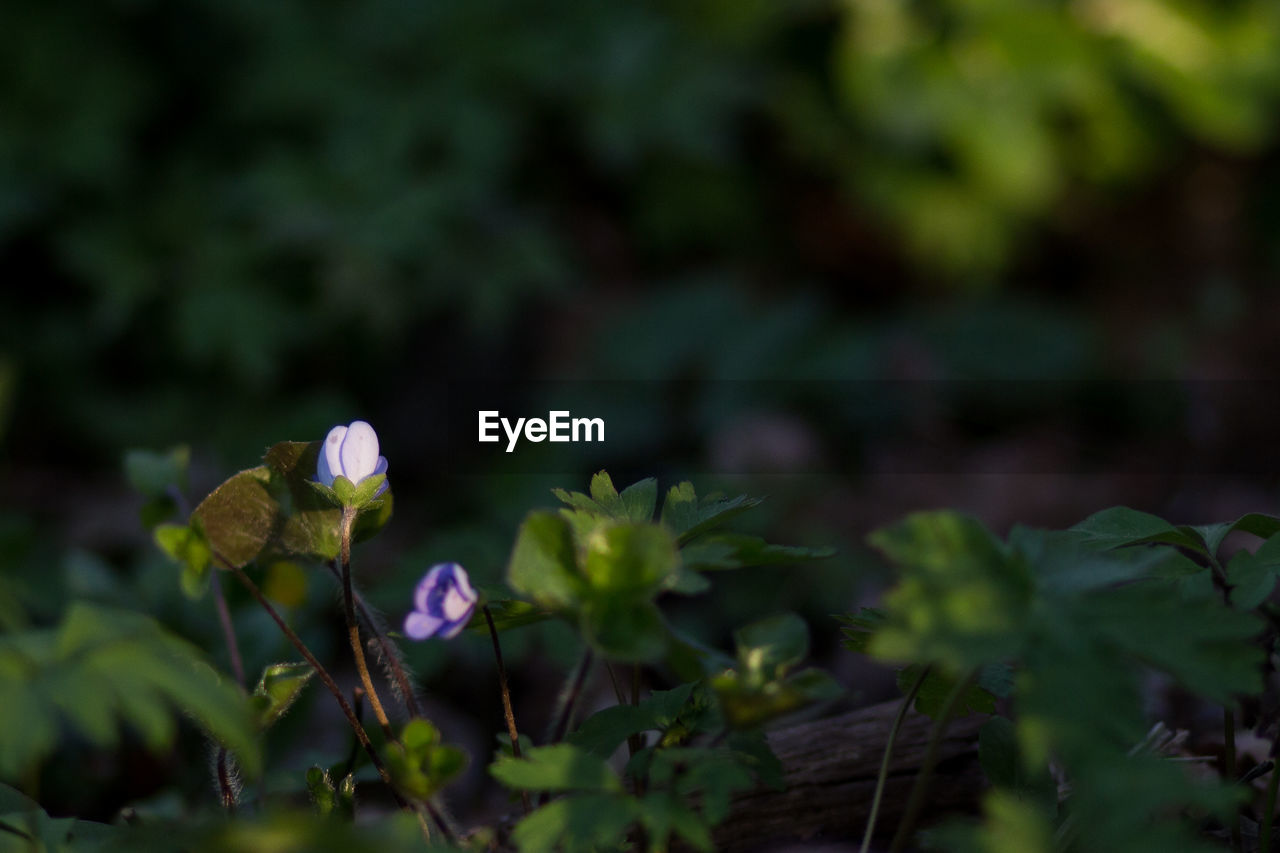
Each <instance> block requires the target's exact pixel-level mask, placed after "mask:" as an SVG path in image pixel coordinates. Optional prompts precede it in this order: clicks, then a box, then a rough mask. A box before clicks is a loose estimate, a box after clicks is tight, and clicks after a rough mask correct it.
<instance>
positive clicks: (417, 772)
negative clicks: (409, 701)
mask: <svg viewBox="0 0 1280 853" xmlns="http://www.w3.org/2000/svg"><path fill="white" fill-rule="evenodd" d="M466 766H467V754H466V753H465V752H463V751H462V750H460V749H458V748H457V747H453V746H449V745H447V744H443V743H441V741H440V732H439V730H438V729H436V727H435V726H433V725H432V724H431V722H430V721H429V720H425V719H421V718H419V719H415V720H410V721H409V722H408V723H407V724H405V727H404V728H403V729H402V730H401V732H400V742H399V743H393V744H391V746H390V748H389V749H388V750H387V770H388V771H389V772H390V773H391V778H392V780H393V781H394V782H395V784H396V787H397V788H399V789H400V790H401V791H402V792H403V793H404V794H405V795H406V796H408V797H410V798H411V799H415V800H426V799H429V798H430V797H432V796H433V795H435V793H436V792H437V791H439V790H440V789H441V788H443V787H444V786H445V785H447V784H449V782H451V781H453V779H455V778H456V777H457V776H458V775H459V774H461V773H462V771H463V770H465V769H466Z"/></svg>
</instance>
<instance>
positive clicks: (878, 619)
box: [835, 607, 889, 654]
mask: <svg viewBox="0 0 1280 853" xmlns="http://www.w3.org/2000/svg"><path fill="white" fill-rule="evenodd" d="M835 618H836V621H838V622H840V623H842V624H843V625H844V627H843V628H841V629H840V632H841V633H842V634H843V635H844V647H845V648H846V649H848V650H849V651H851V652H858V653H859V654H866V653H867V646H868V645H869V644H870V642H871V636H872V634H874V633H875V632H876V631H877V630H878V629H879V628H880V626H882V625H884V624H885V622H886V621H888V619H889V614H888V612H887V611H886V610H884V609H882V608H879V607H860V608H858V612H857V613H854V614H851V615H847V616H836V617H835Z"/></svg>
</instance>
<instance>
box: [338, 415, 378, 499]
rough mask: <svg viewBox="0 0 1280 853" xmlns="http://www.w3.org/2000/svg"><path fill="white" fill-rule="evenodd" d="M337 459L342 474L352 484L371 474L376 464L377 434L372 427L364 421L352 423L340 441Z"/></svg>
mask: <svg viewBox="0 0 1280 853" xmlns="http://www.w3.org/2000/svg"><path fill="white" fill-rule="evenodd" d="M339 457H340V459H341V462H342V473H343V474H345V475H346V477H347V479H348V480H350V481H351V482H352V483H356V484H358V483H359V482H360V481H361V480H363V479H364V478H365V477H368V476H369V475H370V474H372V473H373V469H374V468H375V467H376V466H377V464H378V434H377V433H376V432H374V431H373V427H371V426H369V424H368V423H366V422H365V421H352V422H351V426H349V427H347V434H346V437H345V438H343V439H342V447H341V449H340V451H339ZM330 464H332V460H330ZM334 473H337V472H334Z"/></svg>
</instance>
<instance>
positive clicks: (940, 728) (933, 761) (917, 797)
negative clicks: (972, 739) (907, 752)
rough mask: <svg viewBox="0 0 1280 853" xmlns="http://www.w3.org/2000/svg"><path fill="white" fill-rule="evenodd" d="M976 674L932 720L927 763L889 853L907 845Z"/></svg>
mask: <svg viewBox="0 0 1280 853" xmlns="http://www.w3.org/2000/svg"><path fill="white" fill-rule="evenodd" d="M976 676H977V671H976V670H975V671H973V672H971V673H969V675H967V676H966V677H965V678H964V679H962V680H961V681H959V682H957V684H956V686H955V687H954V688H952V690H951V694H950V695H949V696H947V701H946V703H945V704H944V705H943V706H942V713H941V714H939V715H938V719H937V720H935V721H934V723H933V730H932V731H931V732H929V746H928V748H927V749H926V750H925V753H924V762H923V763H922V764H921V766H920V772H919V773H918V774H916V781H915V784H914V785H912V786H911V796H910V797H908V799H907V808H906V810H905V811H904V812H903V814H902V821H901V822H900V823H899V824H898V831H897V832H896V833H895V834H894V836H893V843H892V844H891V845H889V853H901V851H902V850H903V849H904V848H905V847H906V846H907V839H908V838H910V837H911V830H912V829H913V828H914V826H915V822H916V818H918V817H919V816H920V809H921V808H922V807H923V806H924V798H925V794H927V793H928V790H929V781H930V779H931V778H932V776H933V768H934V766H935V765H937V763H938V751H939V749H941V747H942V737H943V735H945V734H946V731H947V726H948V725H949V724H950V723H951V718H952V717H953V716H954V715H955V712H956V711H957V710H958V708H959V707H960V703H961V700H963V699H964V695H965V694H966V693H968V692H969V686H970V685H971V684H972V683H973V679H974V678H975V677H976Z"/></svg>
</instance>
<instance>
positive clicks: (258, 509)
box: [192, 466, 337, 568]
mask: <svg viewBox="0 0 1280 853" xmlns="http://www.w3.org/2000/svg"><path fill="white" fill-rule="evenodd" d="M270 480H271V472H270V471H269V470H268V469H267V468H266V467H265V466H259V467H257V468H251V469H249V470H247V471H241V472H240V473H239V474H236V475H235V476H233V477H231V478H230V479H229V480H227V481H226V482H224V483H223V484H222V485H221V486H218V488H216V489H214V490H213V491H212V492H211V493H210V494H209V496H208V497H206V498H205V499H204V500H203V501H201V502H200V504H199V506H197V507H196V509H195V512H193V513H192V522H193V524H194V523H197V522H198V523H199V526H200V530H201V531H202V533H203V534H204V537H205V539H206V541H208V543H209V547H210V549H211V550H212V552H213V555H214V557H216V558H217V559H218V561H219V562H225V563H227V564H229V565H231V566H235V567H238V568H242V567H244V566H245V565H247V564H248V563H251V562H253V561H254V560H256V559H257V558H258V555H259V554H261V553H262V552H263V550H264V549H265V548H266V547H267V544H268V543H269V542H270V541H271V539H272V536H273V535H274V533H275V530H276V527H277V523H278V522H279V521H280V520H281V519H282V518H283V511H282V509H281V507H280V501H279V500H278V499H277V498H276V497H275V496H274V495H273V494H272V493H271V491H270V490H269V488H268V483H269V482H270ZM334 553H335V554H336V553H337V551H336V550H335V552H334Z"/></svg>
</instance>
